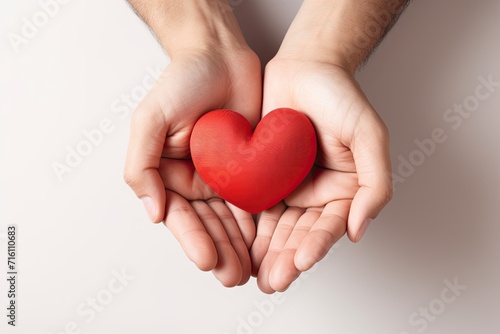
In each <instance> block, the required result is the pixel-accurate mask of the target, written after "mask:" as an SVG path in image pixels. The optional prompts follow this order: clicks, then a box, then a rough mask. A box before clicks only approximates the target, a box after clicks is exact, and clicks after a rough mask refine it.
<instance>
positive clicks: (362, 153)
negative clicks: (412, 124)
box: [347, 111, 392, 242]
mask: <svg viewBox="0 0 500 334" xmlns="http://www.w3.org/2000/svg"><path fill="white" fill-rule="evenodd" d="M365 115H366V116H364V120H363V119H362V120H361V122H360V124H359V127H358V128H357V130H356V134H355V136H354V140H353V142H352V145H351V150H352V153H353V156H354V163H355V165H356V171H357V174H358V183H359V186H360V188H359V190H358V191H357V193H356V195H355V196H354V199H353V201H352V204H351V209H350V212H349V219H348V223H347V234H348V236H349V239H350V240H351V241H353V242H358V241H360V240H361V238H362V237H363V235H364V233H365V232H366V230H367V228H368V226H369V225H370V223H371V221H372V220H373V219H375V218H376V217H377V215H378V214H379V213H380V211H382V209H383V208H384V207H385V206H386V205H387V203H388V202H389V201H390V199H391V197H392V178H391V176H392V173H391V160H390V154H389V131H388V130H387V127H386V126H385V124H384V123H383V122H382V120H381V119H380V117H379V116H378V115H377V114H376V113H375V111H372V112H369V113H367V114H365Z"/></svg>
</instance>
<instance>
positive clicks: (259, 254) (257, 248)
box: [250, 202, 286, 277]
mask: <svg viewBox="0 0 500 334" xmlns="http://www.w3.org/2000/svg"><path fill="white" fill-rule="evenodd" d="M285 209H286V206H285V205H284V204H283V202H280V203H278V204H277V205H275V206H274V207H272V208H271V209H268V210H266V211H263V212H262V214H261V215H260V218H259V220H258V222H257V235H256V236H255V240H254V241H253V243H252V248H251V249H250V258H251V259H252V276H254V277H257V274H258V272H259V268H260V266H261V263H262V260H263V259H264V256H265V255H266V253H267V250H268V249H269V244H270V243H271V238H272V236H273V233H274V230H275V229H276V226H277V225H278V221H279V219H280V217H281V216H282V215H283V212H285Z"/></svg>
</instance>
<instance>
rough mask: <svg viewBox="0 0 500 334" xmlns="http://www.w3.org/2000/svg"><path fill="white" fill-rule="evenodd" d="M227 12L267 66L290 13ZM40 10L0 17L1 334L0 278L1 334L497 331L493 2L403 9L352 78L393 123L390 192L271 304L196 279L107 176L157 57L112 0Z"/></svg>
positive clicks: (143, 32) (284, 4) (9, 9)
mask: <svg viewBox="0 0 500 334" xmlns="http://www.w3.org/2000/svg"><path fill="white" fill-rule="evenodd" d="M43 2H46V1H43V0H42V3H43ZM60 2H61V3H63V2H64V1H62V0H61V1H60ZM233 4H234V6H235V12H236V14H237V15H238V18H239V20H240V21H241V24H242V26H243V28H244V30H245V33H246V34H247V36H248V40H249V42H250V43H251V44H252V46H254V47H255V49H256V50H257V51H258V52H259V54H260V55H261V56H262V58H263V59H269V58H270V57H271V56H272V54H273V52H274V51H275V50H276V49H277V47H278V45H279V41H280V38H282V36H283V35H284V33H285V31H286V28H287V26H288V24H289V22H290V20H291V19H292V17H293V15H294V13H295V11H296V10H297V8H298V6H299V4H300V1H291V0H273V1H271V0H243V1H233ZM42 10H43V8H42V6H41V5H40V3H39V2H38V1H36V0H24V1H3V2H2V4H1V5H0V94H1V95H0V136H1V141H0V158H1V160H0V168H1V172H0V194H1V197H0V199H1V200H0V224H1V225H0V250H1V252H0V254H1V255H0V263H1V265H0V267H1V272H0V277H5V276H6V275H7V269H6V266H5V264H6V261H7V251H6V248H7V240H6V233H7V227H6V226H7V225H8V224H17V226H18V256H17V262H18V263H17V265H18V267H17V269H18V272H19V274H18V286H17V292H18V296H17V306H18V310H17V316H18V318H17V327H16V328H12V327H11V326H8V325H7V321H8V319H7V317H6V314H7V310H5V308H4V305H7V291H8V290H9V287H8V285H7V281H6V279H4V278H2V279H0V305H2V309H3V311H2V312H1V317H0V318H1V320H0V328H1V330H0V331H1V332H2V333H23V334H24V333H30V334H32V333H33V334H34V333H41V334H49V333H52V334H56V333H58V334H59V333H67V334H69V333H92V334H94V333H96V334H100V333H122V334H123V333H175V334H182V333H190V334H191V333H203V334H216V333H217V334H234V333H246V334H248V333H289V334H296V333H317V334H323V333H325V334H326V333H345V334H361V333H370V334H378V333H380V334H414V333H428V334H431V333H456V334H468V333H498V332H500V317H499V315H500V286H499V282H500V264H499V263H500V262H499V261H498V255H499V251H500V244H499V243H498V240H497V237H498V236H499V235H500V226H499V223H500V220H499V216H500V215H499V212H500V211H499V198H500V177H499V176H500V175H499V174H500V172H499V171H500V145H499V144H500V131H499V127H500V110H499V106H500V87H499V86H495V85H494V84H493V85H491V84H490V85H489V86H484V84H483V83H482V82H484V81H485V80H486V81H488V80H490V81H494V82H499V81H500V62H499V59H500V43H499V42H498V41H499V39H498V38H499V36H500V2H499V1H495V0H489V1H488V0H480V1H466V0H441V1H423V0H422V1H415V2H414V3H413V4H412V5H411V6H410V7H409V8H408V10H407V12H406V13H405V14H404V15H403V16H402V18H401V20H400V21H399V23H398V24H397V25H396V26H395V28H394V29H393V30H392V32H391V33H390V35H389V36H388V37H387V38H386V40H385V41H384V42H383V44H382V45H381V46H380V47H379V49H378V50H377V51H376V53H375V54H374V55H373V57H372V58H371V60H370V61H369V63H368V64H367V65H366V66H365V68H364V69H363V70H362V71H361V72H360V73H359V75H358V79H359V81H360V84H361V85H362V87H363V88H364V90H365V92H366V94H367V95H368V97H369V99H370V101H371V102H372V103H373V105H374V106H375V108H376V109H377V110H378V111H379V113H380V114H381V116H382V117H383V119H384V120H385V121H386V123H387V125H388V126H389V128H390V130H391V141H392V146H391V150H392V160H393V165H394V174H395V189H396V192H395V197H394V199H393V200H392V202H391V203H390V205H389V206H388V207H387V208H386V209H385V211H384V212H383V214H381V215H380V216H379V217H378V219H377V220H376V222H374V223H373V224H372V225H371V227H370V229H369V231H368V232H367V234H366V236H365V238H364V239H363V241H362V242H361V243H360V244H357V245H353V244H351V243H350V242H349V241H347V240H346V239H343V240H342V241H341V242H340V243H339V247H338V248H336V249H334V250H333V251H332V252H331V253H330V255H329V257H328V258H327V259H325V260H324V261H322V262H321V263H320V264H318V265H317V266H316V267H315V268H314V270H313V271H314V272H311V273H308V274H305V275H303V276H302V277H301V278H300V279H299V281H298V283H296V284H295V285H294V286H293V287H292V288H291V289H290V290H289V291H287V292H285V293H283V294H277V295H275V296H274V297H270V296H268V295H265V294H263V293H261V292H260V291H259V290H258V289H257V286H256V284H255V281H254V280H252V281H250V283H249V284H247V285H246V286H244V287H238V288H234V289H226V288H224V287H222V286H221V285H220V284H219V283H218V282H217V281H216V280H215V279H214V278H213V276H212V275H211V274H209V273H202V272H200V271H198V270H197V269H196V268H195V266H194V265H193V264H192V263H190V262H189V261H188V260H187V258H186V257H185V255H184V254H183V252H182V250H181V249H180V246H179V245H178V244H177V242H176V240H175V239H174V238H173V237H172V235H171V234H170V233H169V232H168V231H167V229H166V228H165V227H164V226H163V225H153V224H151V223H148V219H147V217H146V215H145V213H144V212H143V208H142V206H141V203H140V202H139V201H138V200H137V199H136V198H135V196H134V195H133V193H132V191H131V190H129V188H128V187H127V186H126V185H125V184H124V182H123V180H122V170H123V164H124V157H125V152H126V146H127V139H128V138H127V137H128V124H129V119H130V117H129V116H130V112H131V111H132V110H133V106H134V103H135V102H136V101H137V100H139V99H140V98H141V95H142V94H143V93H144V88H143V87H147V86H148V85H149V84H150V82H152V80H153V79H152V78H153V77H154V76H155V75H156V73H157V72H158V71H159V69H162V68H164V67H165V66H166V65H167V64H168V59H167V58H166V56H165V55H164V53H163V52H162V50H161V49H160V47H159V46H158V45H157V43H156V41H155V40H154V38H153V37H152V36H151V34H150V33H149V31H148V30H147V29H146V28H145V26H144V25H143V24H142V22H141V21H140V20H139V19H137V18H136V17H135V15H134V14H133V13H132V11H131V10H130V9H129V8H128V6H127V5H126V4H125V3H124V1H118V0H113V1H97V0H86V1H81V0H72V1H66V3H64V4H60V5H59V8H58V9H57V10H56V8H52V9H50V8H49V9H48V10H49V11H50V10H52V16H51V17H48V16H47V17H48V20H47V22H45V21H44V15H43V14H40V12H41V11H42ZM26 20H27V21H29V22H34V21H35V22H38V24H39V25H40V27H36V26H34V27H30V26H29V25H30V24H29V23H27V21H26ZM23 29H24V31H23ZM264 32H265V33H264ZM23 33H24V37H23V38H25V39H24V40H22V42H19V40H18V42H19V43H20V44H19V45H17V46H16V47H13V45H12V43H11V42H10V40H9V39H12V38H13V37H12V36H14V35H13V34H17V35H22V34H23ZM16 51H17V52H16ZM481 85H482V86H483V87H482V88H478V87H480V86H481ZM488 89H489V90H488ZM486 95H487V96H486ZM460 105H464V109H463V110H464V111H462V114H460V113H459V112H456V111H454V110H453V108H455V110H458V108H460ZM450 108H451V111H450V110H449V109H450ZM466 108H468V109H470V110H472V111H471V112H469V111H467V109H466ZM96 128H100V129H101V132H106V133H105V134H103V137H102V138H99V137H98V136H96V137H95V138H94V144H92V145H91V146H88V145H86V144H85V140H86V137H85V133H93V132H92V130H93V129H96ZM433 133H434V135H435V136H434V137H435V138H438V141H439V142H436V140H434V139H432V138H433ZM436 134H439V135H436ZM431 140H432V141H433V143H434V144H431V143H430V141H431ZM422 143H427V146H423V148H421V146H422V145H423V144H422ZM77 149H80V151H83V152H85V153H86V154H87V156H85V157H83V158H81V159H77V158H76V157H74V156H73V157H71V155H72V154H71V153H70V152H71V151H72V150H77ZM68 156H70V158H68V159H69V161H70V163H71V166H70V169H71V170H69V169H68V170H65V172H64V173H63V174H62V175H59V177H58V176H57V175H56V173H55V172H54V170H53V166H54V163H56V164H57V163H60V164H65V165H67V164H68V162H66V161H65V160H66V159H67V157H68Z"/></svg>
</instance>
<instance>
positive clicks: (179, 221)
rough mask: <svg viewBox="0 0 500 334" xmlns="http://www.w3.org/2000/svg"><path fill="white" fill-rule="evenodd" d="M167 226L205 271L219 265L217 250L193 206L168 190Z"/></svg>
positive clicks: (187, 253)
mask: <svg viewBox="0 0 500 334" xmlns="http://www.w3.org/2000/svg"><path fill="white" fill-rule="evenodd" d="M166 199H167V200H166V202H167V203H166V208H165V210H166V211H168V212H169V214H168V215H167V217H166V219H165V226H166V227H167V228H168V229H169V230H170V231H171V232H172V234H173V235H174V237H175V238H176V239H177V241H179V244H180V245H181V247H182V249H183V250H184V253H186V255H187V257H188V258H189V259H190V260H191V261H193V262H194V263H195V264H196V266H197V267H198V268H200V269H201V270H203V271H208V270H212V269H214V268H215V266H216V265H217V251H216V248H215V245H214V243H213V241H212V238H211V237H210V235H209V234H208V233H207V231H206V229H205V227H204V226H203V224H202V223H201V221H200V219H199V218H198V215H197V214H196V212H195V211H194V209H193V207H192V206H191V205H190V204H189V203H188V202H187V201H186V200H185V199H184V198H183V197H181V196H179V195H178V194H176V193H174V192H171V191H167V198H166Z"/></svg>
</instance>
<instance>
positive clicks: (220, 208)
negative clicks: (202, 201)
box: [207, 199, 252, 285]
mask: <svg viewBox="0 0 500 334" xmlns="http://www.w3.org/2000/svg"><path fill="white" fill-rule="evenodd" d="M207 204H208V205H209V206H210V208H212V210H213V211H214V212H215V214H216V215H217V216H218V217H219V220H220V222H221V223H222V226H223V228H224V230H225V231H226V234H227V236H228V238H229V242H230V243H231V245H232V246H233V249H234V251H235V252H236V255H237V256H238V259H239V262H240V265H241V269H242V272H241V279H240V281H239V282H238V285H243V284H245V283H246V282H248V280H249V279H250V274H251V271H252V266H251V263H250V254H249V253H248V248H247V246H246V244H245V241H244V240H243V237H242V235H241V232H240V229H239V227H238V224H237V223H236V220H235V218H234V216H233V214H232V212H231V210H229V208H228V207H227V205H226V203H224V201H223V200H222V199H212V200H209V201H207Z"/></svg>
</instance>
